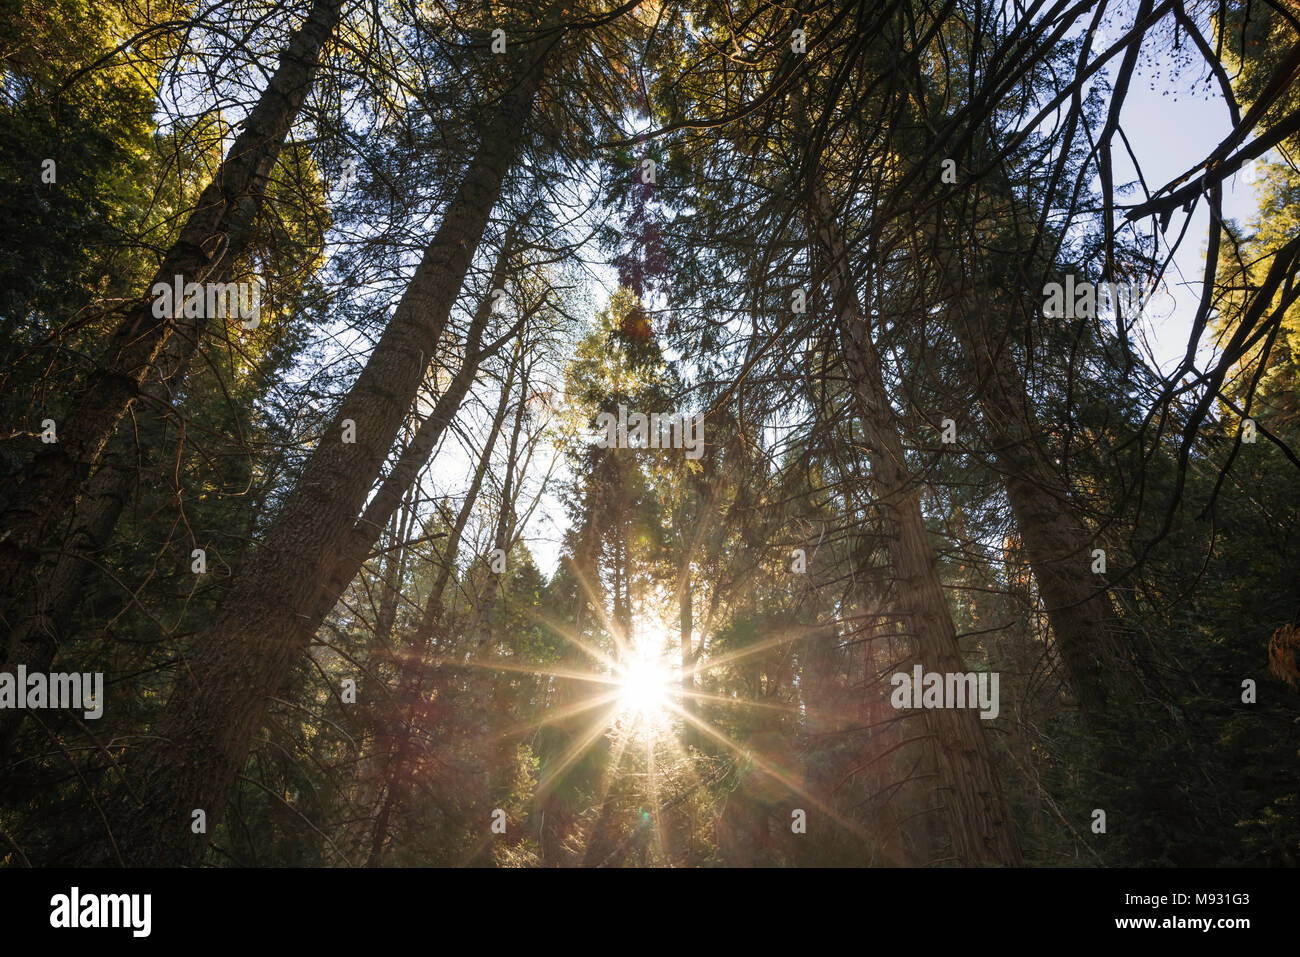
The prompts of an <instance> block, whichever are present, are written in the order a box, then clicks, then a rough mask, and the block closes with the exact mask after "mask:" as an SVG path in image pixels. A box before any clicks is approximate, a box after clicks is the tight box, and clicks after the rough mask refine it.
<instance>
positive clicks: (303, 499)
mask: <svg viewBox="0 0 1300 957" xmlns="http://www.w3.org/2000/svg"><path fill="white" fill-rule="evenodd" d="M524 57H525V60H524V62H523V63H522V64H521V66H520V70H519V73H518V74H517V76H518V77H519V79H518V82H517V83H516V84H515V85H514V86H513V88H511V89H509V90H508V91H506V93H505V94H504V95H503V96H502V98H501V100H500V102H499V104H498V106H497V108H496V110H495V111H494V114H493V115H492V116H491V118H490V119H489V120H488V122H487V123H486V124H485V126H484V129H483V133H482V139H481V142H480V145H479V148H478V151H477V153H476V155H475V156H474V159H473V161H472V162H471V163H470V164H469V166H468V168H467V169H466V171H465V175H464V178H463V180H462V182H461V184H460V187H459V189H458V191H457V193H456V195H455V196H454V197H453V199H452V201H451V203H450V205H449V206H448V208H447V210H446V213H445V215H444V218H443V221H442V223H441V225H440V226H439V228H438V230H437V232H436V234H435V235H434V237H433V239H432V241H431V242H430V243H429V245H428V247H427V248H426V249H425V253H424V257H423V260H422V261H421V263H420V265H419V267H418V268H417V269H416V272H415V276H414V277H413V279H412V281H411V283H410V285H409V286H408V288H407V290H406V292H405V294H404V295H403V297H402V299H401V301H400V302H399V303H398V306H397V308H396V310H395V311H394V314H393V317H392V319H391V320H390V321H389V323H388V326H387V327H386V328H385V330H384V333H383V335H382V336H381V337H380V340H379V342H378V343H377V344H376V346H375V348H374V350H373V352H372V353H371V355H370V359H369V361H368V362H367V363H366V366H365V368H364V369H363V370H362V372H361V375H360V376H359V377H358V378H357V381H356V383H355V384H354V385H353V387H352V389H351V391H350V392H349V393H348V395H347V396H346V397H345V398H344V400H343V403H342V405H341V406H340V408H339V410H338V412H337V414H336V415H335V418H334V421H333V422H332V423H331V425H330V426H329V427H328V428H327V430H326V432H325V434H324V435H323V436H322V438H321V440H320V443H319V444H318V445H317V447H316V449H315V451H314V452H313V453H312V455H311V456H310V458H309V459H308V461H307V463H306V465H305V467H304V469H303V472H302V475H301V478H300V479H299V481H298V483H297V485H296V486H295V487H294V489H293V491H291V492H290V493H289V495H288V496H287V498H286V500H285V504H284V506H283V507H282V509H281V511H280V513H279V515H277V517H276V519H275V521H274V522H273V523H272V525H271V527H270V528H269V529H268V530H267V533H266V536H265V539H264V541H263V543H262V545H261V547H260V548H259V549H258V550H257V551H256V553H255V554H254V555H253V556H252V557H251V558H250V560H249V562H248V564H247V565H246V566H245V567H244V569H243V570H242V572H241V574H240V576H239V578H238V579H236V580H235V581H233V582H232V583H231V586H230V589H229V590H228V591H227V593H226V597H225V600H224V601H223V602H222V604H221V606H220V607H219V608H218V610H217V612H216V614H215V615H214V617H213V620H212V622H211V623H210V625H209V626H208V628H207V629H206V630H205V632H204V633H203V635H201V636H200V639H199V640H198V641H197V642H196V646H195V651H194V654H193V655H192V657H191V658H190V660H189V662H188V668H187V669H186V671H185V673H184V674H183V675H182V677H181V678H180V679H179V681H178V684H177V687H176V688H175V689H174V690H173V692H172V694H171V697H170V699H169V700H168V703H167V706H166V708H165V709H164V711H163V713H162V714H161V715H160V716H159V718H158V721H157V722H156V725H155V732H154V735H153V737H152V738H151V742H150V744H149V745H148V746H147V748H146V750H145V751H144V752H143V753H142V754H141V755H140V757H139V758H137V759H136V760H135V761H133V762H132V763H133V764H134V765H135V767H134V768H133V769H132V770H133V775H132V776H133V784H134V787H133V791H134V793H135V794H136V795H138V798H139V800H138V803H137V802H134V801H132V802H129V803H128V805H127V808H128V809H127V810H125V811H124V812H123V814H122V816H121V819H119V820H117V821H116V822H115V824H116V826H115V828H114V837H115V840H116V843H117V846H118V848H120V851H121V854H122V857H123V858H124V859H125V860H126V861H128V862H129V863H135V864H186V863H193V862H196V861H197V860H199V859H200V858H201V857H202V854H203V852H204V850H205V848H206V845H207V838H206V837H205V836H202V835H196V834H195V833H194V832H193V831H192V829H191V826H190V822H191V820H192V816H193V815H192V812H193V811H195V810H200V809H201V810H203V811H204V812H205V813H206V817H207V822H208V826H209V827H211V826H212V825H213V824H214V823H215V822H216V820H217V819H218V818H219V817H220V816H221V814H222V813H223V811H224V809H225V806H226V804H227V803H228V801H229V799H230V797H231V795H232V793H233V791H234V786H235V782H236V779H237V777H238V775H239V772H240V770H241V769H242V768H243V765H244V761H245V760H246V758H247V755H248V751H249V748H250V746H251V744H252V741H253V739H254V737H255V735H256V734H257V731H258V729H259V728H260V727H261V724H262V719H263V715H264V714H265V710H266V705H267V701H268V698H269V697H270V696H271V695H273V694H274V693H275V692H276V690H277V689H278V688H279V687H280V685H281V684H282V683H283V681H284V680H285V678H286V676H287V675H288V674H289V672H290V671H291V669H292V668H293V666H294V664H295V663H296V662H297V661H299V660H300V659H301V657H302V655H303V653H304V652H305V651H306V649H307V647H308V645H309V643H310V640H311V637H312V634H313V632H312V631H311V630H310V628H309V627H304V625H310V624H311V623H312V621H313V618H314V617H315V614H316V610H317V608H318V607H319V606H320V605H321V604H322V602H323V600H324V596H322V594H321V591H322V588H324V587H326V582H327V581H328V580H329V577H330V576H329V570H330V568H331V566H332V563H333V556H334V555H336V554H337V553H338V552H339V550H340V548H342V547H343V546H344V544H345V542H346V540H347V538H348V537H350V536H351V534H352V531H353V527H354V519H355V516H356V515H357V514H358V512H359V511H360V510H361V506H362V504H363V503H364V502H365V499H366V496H367V493H368V491H369V489H370V487H371V485H372V484H373V482H374V479H375V477H376V476H377V475H378V474H379V473H380V470H381V468H382V466H383V463H384V460H385V458H386V457H387V455H388V453H389V450H390V449H391V448H392V445H393V442H394V440H395V439H396V437H397V433H398V430H399V428H400V427H401V424H402V421H403V419H404V418H405V416H406V414H407V412H408V410H409V409H410V408H411V405H412V403H413V401H414V399H415V397H416V395H417V393H418V390H419V386H420V382H421V380H422V379H423V377H424V372H425V369H426V368H427V364H428V360H429V356H430V355H432V353H433V350H435V349H436V348H437V347H438V343H439V340H440V339H441V336H442V332H443V330H444V328H445V326H446V323H447V320H448V316H449V314H450V311H451V308H452V305H453V304H454V302H455V300H456V297H457V295H458V293H459V291H460V288H461V284H462V283H463V281H464V279H465V276H466V274H467V272H468V270H469V267H470V263H471V260H472V258H473V255H474V252H475V250H477V248H478V246H479V243H480V241H481V239H482V236H483V233H484V230H485V229H486V227H487V223H488V219H489V216H490V215H491V212H492V209H493V207H494V206H495V205H496V202H497V200H498V198H499V197H500V194H501V190H502V186H503V184H504V182H505V178H506V176H507V175H508V173H509V171H510V169H511V167H512V166H513V165H514V162H515V159H516V157H517V155H518V153H519V149H520V146H521V137H520V135H519V131H520V130H521V129H522V128H523V127H524V125H525V123H526V122H527V119H528V117H529V115H530V114H531V112H532V106H533V102H534V100H535V98H536V95H537V91H538V89H539V87H540V85H541V80H542V67H543V60H544V57H545V54H544V52H537V53H534V52H533V51H531V50H526V51H525V53H524ZM345 425H347V426H351V427H352V428H351V430H350V431H351V434H353V435H354V436H355V442H351V443H344V442H343V441H342V437H343V436H344V435H345V434H347V433H345V432H344V427H345ZM381 527H382V526H381ZM131 804H134V805H135V806H133V807H132V806H130V805H131Z"/></svg>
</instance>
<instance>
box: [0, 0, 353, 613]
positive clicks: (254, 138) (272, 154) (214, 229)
mask: <svg viewBox="0 0 1300 957" xmlns="http://www.w3.org/2000/svg"><path fill="white" fill-rule="evenodd" d="M342 3H343V0H316V2H315V3H314V4H313V5H312V9H311V12H310V13H309V14H308V16H307V19H306V21H304V23H303V24H302V26H301V27H299V29H298V30H297V32H295V33H294V35H293V38H292V39H291V40H290V42H289V46H288V47H287V48H286V50H285V51H284V53H283V55H282V56H281V57H280V63H279V66H278V68H277V69H276V71H275V74H274V75H273V76H272V77H271V80H270V82H269V83H268V84H267V87H266V90H265V91H264V92H263V93H262V96H261V99H260V100H259V101H258V104H257V106H256V107H254V109H253V111H252V113H250V114H249V116H248V119H247V120H245V121H244V124H243V127H244V128H243V131H242V132H241V133H240V134H239V136H238V137H237V138H236V139H235V142H234V144H233V145H232V146H231V148H230V152H229V153H228V154H227V156H226V158H225V159H224V160H223V161H222V163H221V165H220V166H219V167H218V169H217V172H216V175H215V176H214V177H213V179H212V182H210V183H209V184H208V185H207V187H206V188H205V189H204V191H203V194H202V195H201V196H200V197H199V201H198V205H197V206H196V207H195V209H194V211H193V212H192V213H191V214H190V216H189V219H188V220H187V221H186V223H185V226H184V227H183V228H182V229H181V233H180V236H179V237H178V238H177V240H176V242H175V243H174V244H173V245H172V247H171V248H170V249H169V250H168V251H167V253H166V255H165V256H164V257H163V261H162V264H161V265H160V266H159V267H158V271H157V273H156V274H155V276H154V278H153V279H152V280H150V282H149V285H148V287H147V290H152V288H153V286H154V284H155V283H160V282H161V283H166V284H168V285H170V284H171V283H172V282H173V281H174V278H175V277H176V276H182V277H184V280H185V281H186V282H203V281H206V280H208V279H211V278H214V277H219V276H220V275H222V271H223V269H224V268H225V267H227V266H228V265H229V264H230V263H232V262H233V261H234V259H235V258H237V256H238V255H239V253H240V252H242V251H243V249H244V247H245V245H246V242H247V239H248V235H249V228H250V227H251V225H252V223H253V221H254V220H255V218H256V215H257V211H258V210H259V208H260V207H261V203H262V200H263V198H264V196H265V193H266V184H267V180H268V177H269V176H270V173H271V169H272V167H274V166H275V162H276V160H277V159H278V158H279V155H280V150H281V149H282V147H283V146H284V141H285V137H286V136H287V135H288V132H289V129H290V127H291V126H292V125H293V122H294V120H295V118H296V117H297V116H298V111H299V109H300V108H301V107H302V103H303V100H304V99H305V98H306V96H307V92H308V90H309V89H310V88H311V85H312V82H313V80H314V78H315V74H316V69H317V64H318V61H319V58H320V53H321V49H322V48H323V47H324V45H325V43H326V41H327V40H328V39H329V37H330V35H331V34H332V33H333V31H334V28H335V26H336V25H337V24H338V21H339V14H340V8H341V6H342ZM180 307H181V304H180V303H176V304H174V309H175V312H174V315H172V316H164V317H161V318H159V317H157V316H155V315H154V302H153V297H152V295H151V293H150V292H149V291H146V293H145V294H144V295H143V296H141V298H140V299H139V300H137V301H136V303H135V304H134V305H133V306H132V307H131V308H130V310H129V312H128V313H127V314H126V315H125V317H124V318H123V320H122V322H121V324H120V325H119V326H118V328H117V331H116V332H115V333H114V335H113V338H112V339H111V341H110V342H109V344H108V348H107V350H106V352H105V354H104V355H103V356H102V357H101V359H100V360H99V363H98V365H97V368H96V369H95V370H94V371H93V372H92V373H91V374H90V375H89V377H88V378H87V380H86V382H85V384H84V385H83V386H82V388H81V390H80V391H79V393H78V394H77V396H76V398H75V399H74V400H73V402H72V406H71V408H70V409H69V410H68V412H67V414H66V415H65V416H64V417H63V420H62V421H61V422H59V423H58V433H57V434H58V442H56V443H54V444H51V445H48V446H44V447H43V448H42V450H41V451H40V452H38V453H37V455H36V457H35V458H34V459H33V461H32V462H31V463H30V465H28V466H27V468H26V469H24V470H23V472H22V473H21V474H20V475H18V476H17V477H16V485H15V488H14V489H13V492H12V494H11V495H9V496H8V503H7V506H6V509H5V513H4V515H3V516H0V527H3V529H4V533H3V535H2V536H0V581H4V582H7V583H9V589H10V594H11V595H22V594H24V593H25V592H26V590H27V588H28V587H30V585H31V583H30V582H29V580H28V579H29V577H30V576H31V575H32V573H33V571H34V570H35V568H36V566H37V564H38V563H39V561H40V545H41V542H42V541H43V540H44V538H45V536H46V535H47V534H48V532H49V530H50V529H51V528H53V527H54V526H55V525H56V524H57V523H58V522H59V520H60V519H61V517H62V516H63V515H64V514H65V513H66V512H67V511H68V509H69V508H70V506H71V505H72V502H73V500H74V498H75V497H76V495H77V493H78V491H79V490H80V488H81V485H82V483H83V482H84V481H85V480H86V478H87V477H88V476H89V475H90V473H91V470H92V469H93V468H94V466H95V463H96V462H98V461H99V459H100V456H101V455H102V453H103V451H104V447H105V446H106V445H107V443H108V441H109V439H110V438H112V436H113V433H114V431H115V430H116V429H117V425H118V423H119V422H120V421H121V419H122V417H123V416H124V415H125V414H126V412H127V410H128V409H129V408H130V407H131V405H132V403H133V402H135V400H136V398H137V396H138V395H139V394H140V391H141V389H142V387H143V385H144V383H145V380H146V378H147V377H148V376H149V373H150V372H151V370H153V369H154V368H155V367H156V366H157V365H158V363H159V361H160V359H161V357H162V356H163V354H164V350H165V349H166V346H167V343H168V340H169V339H170V338H171V337H172V335H173V333H174V331H175V325H174V324H175V322H176V316H178V315H179V314H180ZM195 338H196V339H197V337H195ZM191 348H192V346H191ZM184 365H185V363H183V362H182V363H181V368H184Z"/></svg>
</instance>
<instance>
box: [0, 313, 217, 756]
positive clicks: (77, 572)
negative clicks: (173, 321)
mask: <svg viewBox="0 0 1300 957" xmlns="http://www.w3.org/2000/svg"><path fill="white" fill-rule="evenodd" d="M203 325H204V320H202V319H198V320H188V321H186V323H185V328H184V329H183V331H178V332H177V333H176V334H173V335H172V336H170V337H169V338H168V340H167V345H166V347H165V348H164V351H163V355H162V357H161V358H160V361H159V362H158V364H157V365H156V366H155V368H154V369H153V370H152V374H150V375H148V376H147V377H146V378H145V381H144V383H143V384H142V386H141V389H140V391H141V393H142V394H143V395H144V396H145V397H146V398H147V399H148V400H149V403H148V405H149V406H151V408H150V409H149V412H148V414H149V415H156V416H157V418H158V419H159V420H160V422H159V428H161V427H162V421H163V420H165V418H166V417H165V415H164V414H163V413H162V411H161V410H164V409H171V406H172V396H173V395H174V390H175V388H176V386H177V384H178V383H179V381H180V380H181V379H182V378H183V375H182V373H183V372H184V371H185V369H186V368H187V366H188V365H189V364H190V362H191V360H192V358H193V355H194V352H195V350H196V349H197V343H198V340H199V338H200V337H201V336H202V334H203V328H202V327H203ZM128 424H129V423H128ZM120 431H122V432H123V433H125V434H123V435H121V436H120V437H119V440H120V441H124V442H130V441H132V440H133V439H134V434H135V430H134V429H133V428H132V429H129V430H128V429H125V428H124V429H122V430H120ZM159 452H160V449H159V447H158V445H157V444H156V443H153V442H146V443H143V444H142V446H141V448H140V455H141V463H140V464H139V466H138V467H136V468H130V467H127V463H126V462H125V461H124V460H119V459H124V458H125V453H124V454H123V456H117V455H115V454H107V455H105V456H103V457H102V458H101V462H100V466H99V468H98V469H96V470H95V472H94V474H93V475H92V476H91V477H90V481H89V482H88V483H87V486H86V491H85V493H84V494H83V495H82V496H81V498H80V500H78V502H77V507H76V511H75V512H74V514H73V517H72V522H71V524H70V525H69V527H68V530H67V533H66V534H65V535H64V541H63V545H62V547H61V548H60V549H59V551H58V554H57V556H55V557H53V558H52V559H49V560H48V562H47V564H46V565H44V566H43V567H41V568H39V569H38V571H37V575H36V581H35V582H34V583H33V585H32V587H30V588H28V589H27V590H26V591H25V593H23V594H20V595H18V596H17V597H16V598H15V600H14V603H13V605H12V606H11V609H12V610H11V613H10V616H9V620H10V623H11V624H12V626H13V627H12V629H11V630H10V632H9V635H8V641H7V643H6V644H5V646H4V647H3V653H0V671H3V672H8V673H10V674H16V673H17V669H18V667H19V666H23V667H25V668H26V669H27V671H28V673H32V672H48V671H49V670H50V668H51V666H52V665H53V663H54V660H55V658H56V656H57V654H58V650H59V647H60V644H61V643H62V642H63V641H64V640H65V638H66V637H67V635H68V632H69V630H70V628H71V626H72V623H73V621H74V619H75V617H76V613H77V610H78V608H79V607H80V602H81V597H82V595H83V594H84V593H85V591H86V588H87V586H88V585H89V583H90V581H91V579H92V577H93V572H94V571H95V569H96V568H97V567H98V563H99V560H100V557H101V556H102V554H103V552H104V550H105V549H106V548H107V547H108V544H109V541H110V539H111V537H112V534H113V530H114V529H115V528H116V527H117V522H118V519H119V518H121V515H122V511H123V509H125V507H126V503H127V502H128V501H129V500H130V498H131V493H132V489H133V487H134V485H135V482H136V480H137V478H138V475H139V469H140V468H144V467H147V466H148V465H149V464H150V463H151V462H152V461H153V460H154V459H155V458H156V457H157V455H158V454H159ZM26 714H27V712H26V711H25V710H22V709H17V708H15V709H7V710H4V711H0V764H3V763H4V761H5V760H6V759H7V758H8V757H10V752H11V749H12V746H13V743H14V740H15V738H16V736H17V733H18V729H19V728H20V727H21V725H22V722H23V718H24V717H25V716H26Z"/></svg>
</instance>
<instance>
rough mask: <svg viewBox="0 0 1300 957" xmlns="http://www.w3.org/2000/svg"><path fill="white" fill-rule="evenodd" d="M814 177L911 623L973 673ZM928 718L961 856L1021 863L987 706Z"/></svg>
mask: <svg viewBox="0 0 1300 957" xmlns="http://www.w3.org/2000/svg"><path fill="white" fill-rule="evenodd" d="M812 183H813V187H812V197H811V200H812V209H811V211H810V212H811V214H812V220H813V223H814V226H815V233H816V238H817V240H818V242H819V245H820V247H821V248H822V250H823V251H824V253H825V254H826V257H827V260H828V262H829V265H830V276H829V279H830V292H831V301H832V304H833V308H834V311H835V314H836V318H837V320H838V323H839V330H840V343H841V348H842V350H843V354H844V359H845V364H846V366H847V368H848V372H849V377H850V379H851V381H852V384H853V389H854V395H855V397H856V399H857V406H858V414H859V420H860V422H861V426H862V429H863V432H864V436H865V439H866V445H867V455H868V460H869V462H870V465H871V478H872V482H873V484H874V486H875V488H876V489H877V492H878V497H879V506H880V508H881V509H882V511H883V514H884V517H885V524H886V527H887V531H888V547H889V554H890V559H891V561H892V564H893V567H894V574H895V577H896V585H897V595H896V601H897V607H898V609H899V611H900V613H901V614H902V616H903V618H904V620H905V621H907V622H908V623H909V624H910V626H911V627H910V630H911V632H912V634H913V636H914V640H915V646H916V649H917V657H918V659H919V661H920V663H921V665H922V666H923V668H924V669H925V671H927V672H939V673H941V674H942V673H961V672H965V671H966V670H967V669H966V666H965V663H964V662H963V661H962V654H961V647H960V645H959V644H958V642H957V631H956V628H955V627H954V625H953V621H952V614H951V612H950V611H949V608H948V602H947V599H946V598H945V596H944V593H943V586H942V583H941V582H940V580H939V574H938V570H937V568H936V561H935V553H934V549H933V547H932V546H931V544H930V538H929V532H928V531H927V530H926V527H925V519H924V517H923V514H922V511H921V490H920V487H919V486H918V485H917V484H916V483H915V482H914V481H913V480H912V478H911V476H910V475H909V474H908V468H907V464H906V460H905V458H904V451H903V443H902V439H901V438H900V436H899V431H898V422H897V419H896V416H895V413H894V410H893V407H892V406H891V405H890V402H889V395H888V393H887V392H886V391H885V384H884V375H883V371H882V365H881V361H880V356H879V354H878V353H877V352H876V347H875V344H874V343H873V342H872V340H871V336H870V330H869V329H868V327H867V323H866V320H865V319H864V318H863V316H862V311H861V309H860V305H859V302H858V297H857V291H856V289H855V288H854V281H853V275H852V271H851V269H850V268H849V259H848V253H847V250H846V249H845V247H844V244H843V241H842V239H841V237H840V233H839V229H838V227H837V225H836V222H835V215H834V207H833V205H832V203H831V200H830V196H829V195H828V194H827V192H826V190H825V188H824V187H823V186H821V184H820V182H819V181H818V180H817V178H816V174H814V178H813V179H812ZM925 717H926V721H927V724H928V726H929V727H931V728H932V729H933V732H934V734H935V737H936V742H935V743H936V747H937V748H938V751H939V768H940V775H941V781H940V787H941V792H940V793H941V796H942V800H943V807H944V809H945V812H946V817H947V821H948V825H949V833H950V835H951V840H952V848H951V859H952V860H953V861H955V862H957V863H960V864H965V865H980V864H1001V865H1013V864H1017V863H1019V861H1020V850H1019V847H1018V845H1017V843H1016V838H1015V832H1014V830H1013V828H1012V825H1011V819H1010V814H1009V812H1008V810H1007V806H1006V802H1005V801H1004V800H1003V797H1002V791H1001V788H1000V787H999V784H998V778H997V772H996V769H995V768H994V765H993V757H992V754H991V752H990V750H989V744H988V740H987V738H986V736H985V734H984V729H983V728H982V727H981V726H980V718H979V715H978V713H977V712H976V711H975V710H973V709H971V708H937V709H933V710H927V711H926V713H925Z"/></svg>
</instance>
